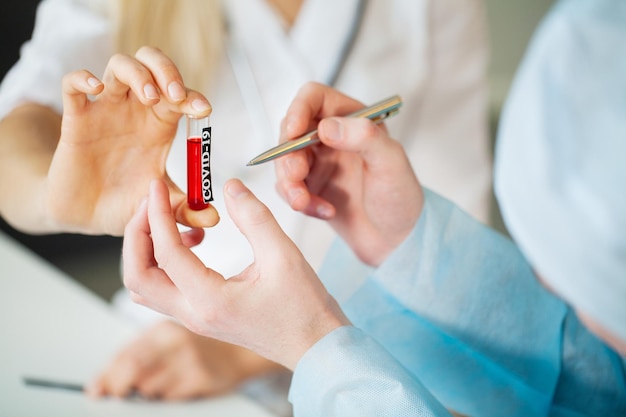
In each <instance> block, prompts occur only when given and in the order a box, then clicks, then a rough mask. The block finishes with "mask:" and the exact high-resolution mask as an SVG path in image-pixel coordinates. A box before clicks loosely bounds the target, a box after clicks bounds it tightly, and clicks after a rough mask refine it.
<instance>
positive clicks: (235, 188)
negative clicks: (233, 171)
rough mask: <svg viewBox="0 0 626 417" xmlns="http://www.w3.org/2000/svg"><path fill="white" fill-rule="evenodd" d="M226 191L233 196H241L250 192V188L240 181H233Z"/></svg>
mask: <svg viewBox="0 0 626 417" xmlns="http://www.w3.org/2000/svg"><path fill="white" fill-rule="evenodd" d="M226 192H227V193H228V195H229V196H231V197H232V198H239V197H241V196H244V195H246V194H248V189H247V188H246V187H244V186H243V185H242V184H240V183H237V182H231V183H228V184H227V185H226Z"/></svg>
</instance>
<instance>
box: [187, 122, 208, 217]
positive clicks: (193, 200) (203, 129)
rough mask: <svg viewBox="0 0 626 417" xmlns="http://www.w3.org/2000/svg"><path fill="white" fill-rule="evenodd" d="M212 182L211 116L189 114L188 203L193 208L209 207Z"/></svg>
mask: <svg viewBox="0 0 626 417" xmlns="http://www.w3.org/2000/svg"><path fill="white" fill-rule="evenodd" d="M210 201H213V189H212V184H211V126H210V123H209V117H208V116H207V117H202V118H195V117H193V116H190V115H187V203H188V204H189V208H191V209H192V210H202V209H205V208H207V207H209V202H210Z"/></svg>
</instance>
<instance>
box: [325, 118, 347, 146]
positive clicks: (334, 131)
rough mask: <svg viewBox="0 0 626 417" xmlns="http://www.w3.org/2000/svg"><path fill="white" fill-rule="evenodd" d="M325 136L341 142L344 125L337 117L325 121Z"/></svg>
mask: <svg viewBox="0 0 626 417" xmlns="http://www.w3.org/2000/svg"><path fill="white" fill-rule="evenodd" d="M322 126H323V129H324V130H323V133H324V136H325V137H326V138H327V139H329V140H331V141H333V142H339V141H340V140H341V137H342V133H343V132H342V131H343V125H342V124H341V123H340V122H339V121H338V120H337V119H326V120H324V122H323V125H322Z"/></svg>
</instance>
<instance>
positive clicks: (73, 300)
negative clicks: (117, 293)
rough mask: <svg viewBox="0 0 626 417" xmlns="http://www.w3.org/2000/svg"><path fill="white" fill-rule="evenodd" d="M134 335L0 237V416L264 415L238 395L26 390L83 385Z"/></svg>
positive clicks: (106, 309)
mask: <svg viewBox="0 0 626 417" xmlns="http://www.w3.org/2000/svg"><path fill="white" fill-rule="evenodd" d="M134 335H135V331H134V328H133V327H132V326H131V324H130V323H128V322H127V321H125V320H124V319H123V318H122V317H121V316H119V315H118V314H116V312H115V311H114V310H112V309H111V308H110V306H109V305H108V304H107V303H106V302H104V301H103V300H102V299H100V298H99V297H97V296H96V295H95V294H93V293H91V292H90V291H89V290H88V289H86V288H84V287H82V286H81V285H80V284H78V283H77V282H75V281H74V280H72V279H71V278H70V277H67V276H66V275H64V274H63V273H62V272H60V271H58V270H57V269H55V267H54V266H52V265H50V264H48V263H47V262H46V261H45V260H43V259H41V258H39V257H38V256H36V255H35V254H33V253H32V252H30V251H29V250H28V249H26V248H24V247H23V246H21V245H20V244H19V243H17V242H16V241H14V240H12V239H11V238H10V237H7V236H6V235H4V234H2V233H1V232H0V416H11V417H21V416H24V417H35V416H63V417H73V416H82V417H85V416H116V417H125V416H151V417H158V416H168V417H170V416H176V417H186V416H203V417H210V416H251V417H257V416H258V417H271V414H270V413H269V412H268V411H266V409H264V408H262V407H261V406H260V405H258V404H256V403H255V402H253V401H252V400H251V399H249V398H247V397H246V396H244V395H242V394H238V393H237V394H232V395H228V396H223V397H219V398H215V399H209V400H199V401H191V402H178V403H164V402H148V401H143V400H135V401H132V400H130V401H129V400H118V399H103V400H91V399H88V398H86V397H85V396H84V395H83V394H82V393H80V392H72V391H66V390H60V389H51V388H38V387H32V386H26V385H25V384H24V383H23V378H24V377H36V378H44V379H50V380H55V381H63V382H70V383H77V384H84V383H86V382H88V381H90V380H91V378H93V376H94V375H96V374H97V372H98V371H99V370H101V369H102V367H103V366H104V365H105V364H106V363H108V362H109V361H110V360H111V358H112V357H113V355H114V354H115V353H116V352H117V351H118V350H119V349H120V347H121V346H123V345H124V344H125V343H127V342H128V341H129V340H130V338H132V337H133V336H134Z"/></svg>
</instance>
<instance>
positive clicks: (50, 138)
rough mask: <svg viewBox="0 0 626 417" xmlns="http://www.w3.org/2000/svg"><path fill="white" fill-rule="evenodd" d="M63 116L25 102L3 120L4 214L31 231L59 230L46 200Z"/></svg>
mask: <svg viewBox="0 0 626 417" xmlns="http://www.w3.org/2000/svg"><path fill="white" fill-rule="evenodd" d="M60 130H61V116H60V115H59V114H58V113H56V112H55V111H53V110H51V109H50V108H48V107H44V106H41V105H37V104H25V105H23V106H20V107H18V108H16V109H15V110H13V111H12V112H11V113H9V115H7V116H6V117H5V118H4V119H3V120H2V121H0V178H2V180H1V181H0V215H1V216H2V217H3V218H4V219H5V220H6V221H7V222H8V223H9V224H11V225H12V226H13V227H15V228H17V229H19V230H22V231H24V232H28V233H52V232H58V231H61V230H58V227H57V226H55V224H54V222H52V221H51V220H50V219H49V218H47V216H46V215H45V213H46V211H45V210H46V207H45V205H44V204H43V202H42V196H43V195H44V191H45V184H46V178H47V174H48V169H49V167H50V161H51V160H52V156H53V154H54V150H55V148H56V145H57V143H58V139H59V137H60Z"/></svg>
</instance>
